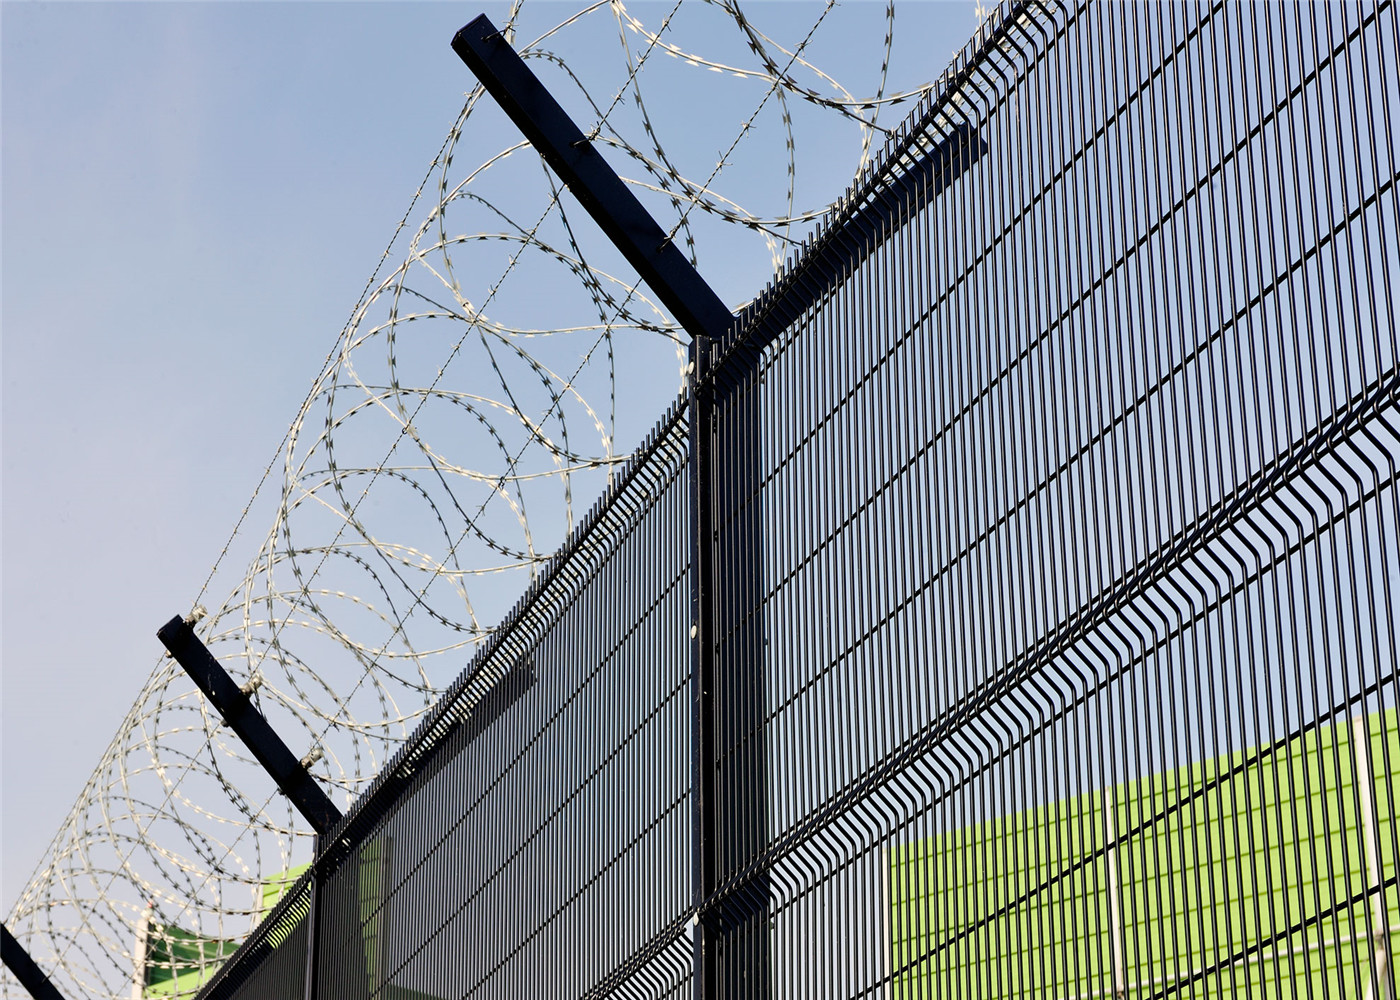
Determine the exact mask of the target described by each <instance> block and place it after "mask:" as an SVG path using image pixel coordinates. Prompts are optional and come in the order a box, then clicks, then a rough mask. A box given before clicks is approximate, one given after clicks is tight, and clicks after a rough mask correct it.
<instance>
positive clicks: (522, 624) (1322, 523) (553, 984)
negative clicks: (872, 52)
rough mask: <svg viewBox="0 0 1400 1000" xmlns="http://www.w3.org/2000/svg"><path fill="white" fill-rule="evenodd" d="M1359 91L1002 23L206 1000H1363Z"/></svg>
mask: <svg viewBox="0 0 1400 1000" xmlns="http://www.w3.org/2000/svg"><path fill="white" fill-rule="evenodd" d="M1397 51H1400V46H1398V45H1397V13H1396V9H1395V3H1394V0H1379V2H1376V3H1370V4H1355V3H1341V2H1338V3H1333V4H1328V5H1311V4H1305V5H1296V6H1286V5H1262V4H1261V5H1256V4H1244V3H1220V2H1216V3H1206V2H1202V3H1177V4H1171V5H1167V4H1163V5H1152V6H1148V5H1126V4H1097V3H1086V4H1081V5H1078V6H1064V5H1057V4H1051V3H1038V2H1022V3H1008V4H1005V5H1003V6H1002V7H1001V8H999V9H998V10H997V11H996V12H994V14H993V16H992V17H991V19H990V20H989V21H988V22H987V23H986V24H985V25H984V26H983V28H982V29H981V31H980V32H979V36H978V37H977V38H976V39H974V41H973V43H972V44H971V45H970V46H969V47H968V48H967V49H966V50H965V51H964V52H963V53H962V54H961V55H960V56H959V57H958V59H957V60H956V61H955V63H954V65H953V66H952V67H951V68H950V70H949V72H948V73H947V74H945V76H944V77H943V78H941V79H940V81H939V83H938V84H937V85H936V87H935V88H934V90H933V91H932V93H931V94H930V96H929V97H928V98H927V99H926V100H925V101H924V102H923V103H922V104H921V105H920V106H919V108H917V109H916V111H915V112H914V114H913V115H912V116H911V117H910V118H909V120H908V121H906V122H905V123H904V125H903V126H902V127H901V129H899V130H898V131H897V132H896V133H895V134H894V135H892V136H891V137H890V140H889V142H888V144H887V146H886V150H885V155H884V157H883V159H882V160H881V162H880V163H879V164H878V166H877V167H875V168H874V169H873V170H871V171H869V172H868V173H866V174H865V175H864V176H862V177H861V178H859V179H858V181H857V182H856V183H855V184H853V185H852V187H851V189H850V190H849V191H848V193H847V196H846V198H845V199H843V200H842V201H841V202H840V203H838V205H837V206H836V208H835V209H834V210H833V211H832V213H831V214H830V216H829V217H828V218H827V219H826V220H825V221H824V223H823V224H822V226H821V227H820V228H819V230H818V231H817V233H816V234H815V236H814V237H813V239H812V240H811V241H809V242H808V243H807V244H805V245H804V246H803V248H802V252H801V253H800V254H798V255H797V256H796V257H795V258H794V260H793V261H791V262H790V264H789V267H788V269H787V270H786V272H785V273H784V274H783V275H782V276H780V277H779V279H777V280H776V281H775V282H774V283H773V284H772V285H770V286H769V287H768V288H767V289H766V290H764V291H763V292H762V293H761V294H760V295H759V296H758V297H757V298H756V299H755V301H754V302H753V304H752V305H751V306H750V307H749V308H748V309H747V310H746V311H745V312H744V313H743V314H742V315H741V317H740V319H739V322H738V324H737V325H736V328H735V332H734V333H733V335H732V336H731V337H730V338H729V339H728V340H727V341H726V342H725V343H723V344H720V345H717V360H716V361H715V363H714V365H713V368H712V369H711V371H712V373H713V374H712V375H711V376H710V378H709V382H708V383H707V384H706V385H703V386H702V387H701V391H700V394H699V395H697V396H694V397H692V398H691V399H690V400H688V401H687V400H683V401H682V403H683V404H685V405H684V406H682V405H680V404H678V407H677V409H675V410H674V411H673V412H672V413H671V414H670V415H669V416H668V417H667V418H666V419H665V420H663V421H662V423H661V424H660V425H659V427H658V430H657V431H656V432H655V433H654V434H653V436H652V438H651V439H649V441H648V442H647V444H646V446H645V447H644V448H643V449H642V451H641V453H640V454H639V456H638V458H637V459H636V460H634V462H633V464H632V466H631V467H629V469H628V470H627V472H626V473H624V474H623V475H622V476H621V477H620V478H619V481H618V485H617V486H616V487H614V489H613V490H612V491H611V492H610V494H609V496H608V497H607V498H605V500H604V501H603V502H602V503H600V505H599V506H598V507H597V508H595V510H594V512H593V513H592V514H591V515H590V517H589V519H588V520H587V521H586V522H585V523H584V525H583V526H582V528H581V529H580V531H579V532H578V533H577V534H576V535H575V538H574V541H572V542H571V543H570V544H569V546H567V547H566V549H565V551H564V552H562V553H561V555H560V556H559V557H558V558H557V559H556V561H555V562H554V563H552V564H551V566H550V568H549V570H548V572H546V573H545V574H543V575H542V577H541V579H540V581H539V583H537V584H536V586H535V587H534V588H533V589H532V590H531V592H530V594H529V595H527V597H526V598H525V599H524V600H523V601H522V602H521V604H520V606H519V607H518V608H517V610H516V612H515V613H514V614H513V615H512V616H511V618H510V620H508V622H507V623H506V624H505V625H504V626H503V627H502V628H501V629H500V630H499V631H498V632H497V633H496V634H495V635H494V636H493V638H492V640H491V643H490V644H489V646H488V647H487V648H485V649H483V650H482V652H481V653H480V654H479V655H478V657H477V658H476V659H475V660H474V661H473V664H472V666H471V667H470V668H469V669H468V671H467V672H466V673H465V674H464V675H463V677H462V679H461V680H459V681H458V683H457V684H456V685H454V687H453V688H452V689H451V690H450V691H449V692H448V694H447V695H446V696H445V697H444V699H443V700H442V702H441V703H440V704H439V705H438V707H437V708H436V709H435V710H434V712H433V713H432V715H431V716H430V717H429V718H428V719H426V720H425V722H424V723H423V724H422V726H421V727H420V729H419V731H418V734H417V735H416V736H415V737H414V738H413V740H411V741H410V742H409V744H408V745H407V746H406V747H405V748H404V750H402V751H401V752H400V754H399V755H398V757H396V758H395V759H394V761H392V762H391V763H390V765H388V766H387V767H386V769H385V771H384V773H383V774H381V776H380V778H379V779H378V780H377V781H376V783H375V785H374V787H373V788H372V789H371V790H370V791H369V792H368V793H367V794H366V795H365V796H364V797H363V798H362V799H361V800H360V802H359V803H357V805H356V807H355V808H354V809H353V810H352V811H351V813H350V814H349V815H348V816H347V817H346V818H345V820H344V821H343V822H342V824H341V826H340V827H339V828H337V829H336V830H335V831H333V832H332V834H331V835H330V836H329V837H328V838H326V840H325V842H324V843H323V844H322V845H321V849H320V852H319V854H318V860H317V861H316V863H315V864H314V865H313V866H312V870H311V871H310V872H309V873H308V874H307V875H306V876H304V877H303V878H302V880H301V881H300V882H298V883H297V885H296V887H295V888H294V889H293V890H292V891H291V893H289V895H288V896H287V897H286V898H284V899H283V901H282V903H280V904H279V905H278V907H277V908H276V909H275V910H273V912H272V914H271V915H270V916H269V918H268V919H267V920H266V921H264V923H263V925H262V927H261V928H260V929H259V931H258V932H257V934H255V935H254V937H253V938H252V939H250V940H249V941H248V942H247V943H246V944H245V945H244V946H243V949H242V950H241V951H240V952H239V954H238V955H237V956H235V957H234V958H233V959H232V960H231V961H230V962H229V963H228V964H227V965H226V966H225V968H224V970H223V974H222V975H221V976H220V977H219V979H217V980H215V981H214V982H213V983H212V984H211V985H210V987H209V988H208V989H207V990H206V991H205V993H204V995H205V996H208V997H240V998H241V997H254V996H258V997H288V998H292V997H298V998H300V997H302V996H304V995H305V993H304V991H305V989H306V983H307V980H306V975H305V971H306V967H307V963H308V950H310V951H311V952H312V954H311V955H310V956H309V957H310V966H311V971H312V974H313V975H312V978H313V980H314V982H313V983H312V986H313V987H314V988H313V990H312V995H314V996H316V997H325V998H330V997H335V998H361V997H363V998H371V997H373V998H377V1000H397V998H404V1000H422V998H465V997H487V996H491V997H497V996H500V997H515V996H536V995H540V994H547V995H551V996H583V997H599V998H600V997H605V996H618V997H680V996H695V997H697V998H698V1000H711V998H719V997H723V998H730V997H760V998H762V997H794V998H796V997H813V996H820V997H849V998H856V997H875V998H891V1000H893V998H900V1000H903V998H918V997H979V998H981V997H1008V998H1009V997H1026V996H1030V997H1045V998H1062V1000H1069V998H1091V997H1144V998H1146V997H1173V996H1182V995H1191V996H1201V995H1209V996H1251V997H1253V996H1259V997H1264V996H1273V997H1293V996H1316V997H1321V996H1329V997H1330V996H1353V995H1354V996H1370V997H1384V996H1394V995H1395V962H1394V960H1393V959H1394V954H1395V950H1396V948H1397V947H1400V888H1397V885H1396V871H1397V860H1400V827H1397V823H1396V803H1397V797H1398V796H1400V718H1397V713H1396V701H1397V698H1396V694H1397V692H1396V668H1397V656H1398V655H1400V651H1397V647H1396V642H1397V640H1396V616H1395V608H1396V603H1397V600H1400V593H1397V589H1398V588H1397V580H1400V565H1397V562H1398V561H1400V557H1397V551H1400V544H1398V543H1397V529H1400V501H1397V497H1396V489H1395V486H1396V476H1397V471H1396V456H1397V454H1400V370H1397V358H1398V356H1400V351H1397V343H1396V319H1397V317H1396V312H1395V308H1396V297H1397V285H1400V261H1397V259H1396V257H1397V253H1400V250H1397V247H1398V246H1400V243H1397V233H1396V223H1397V214H1400V198H1398V197H1397V193H1396V181H1397V179H1400V176H1397V155H1396V148H1395V136H1394V131H1395V128H1394V125H1395V121H1396V116H1397V109H1400V91H1398V90H1397V74H1396V62H1397V59H1396V55H1397ZM697 399H706V400H711V401H712V404H706V405H707V406H710V408H709V409H706V410H697V409H696V405H697V404H696V400H697ZM697 412H702V413H704V417H703V420H697V421H696V424H695V434H694V436H693V437H692V435H691V424H690V421H691V419H692V418H693V417H694V415H695V414H696V413H697ZM692 447H694V448H705V449H708V451H707V453H706V454H707V455H709V458H708V459H707V461H708V462H709V463H710V464H708V465H704V464H703V463H702V466H703V467H704V468H706V469H707V470H709V471H707V473H706V475H707V476H712V479H710V480H706V481H705V482H702V483H699V484H698V486H696V484H693V483H692V482H691V480H690V476H691V475H693V473H694V470H695V468H696V467H697V466H695V465H694V464H693V463H692V459H693V458H694V455H692V453H691V449H692ZM693 486H695V489H694V492H693V493H692V487H693ZM697 504H698V505H700V508H701V509H703V510H704V511H705V512H706V514H705V519H704V520H703V521H697V519H696V514H695V508H694V507H693V505H697ZM697 524H707V525H710V526H711V528H710V530H711V531H712V534H707V533H705V532H700V531H699V528H698V527H697ZM697 547H699V548H697ZM702 549H703V550H704V551H705V552H707V553H708V554H707V556H706V558H708V559H709V560H710V563H709V565H710V566H711V567H712V573H713V580H709V579H708V577H702V578H703V579H706V581H707V582H706V586H708V587H710V588H712V589H711V591H710V592H708V593H700V592H699V591H698V590H697V592H696V593H695V594H693V593H692V581H693V579H694V577H692V558H693V553H694V552H696V551H701V550H702ZM693 597H694V598H695V600H696V601H697V604H696V607H695V609H693V608H692V598H693ZM697 613H698V614H699V615H700V617H701V619H702V621H703V626H704V628H706V629H710V628H711V627H712V628H713V650H714V652H713V662H712V664H710V665H709V666H708V667H707V668H706V670H705V671H702V672H701V674H699V675H696V676H703V677H704V678H707V679H708V680H707V681H706V682H705V683H703V684H697V686H696V687H695V688H694V689H693V688H692V678H693V673H692V672H693V671H694V670H696V669H697V665H696V663H695V662H693V660H694V658H695V657H696V656H697V654H696V652H695V650H696V649H699V650H701V651H702V652H701V653H700V654H698V655H700V656H704V655H707V654H705V653H704V650H706V649H707V648H708V647H707V646H706V644H705V642H700V643H698V645H697V646H695V647H692V639H693V638H694V636H695V634H696V633H695V632H693V631H692V629H693V628H698V627H700V626H699V625H697V621H696V619H695V618H694V615H695V614H697ZM706 685H708V686H706ZM693 699H694V703H693ZM696 719H699V720H700V721H701V724H702V725H704V726H706V727H709V728H708V729H707V730H706V732H705V733H704V734H703V735H705V736H706V738H705V739H696V738H695V737H696V735H697V730H695V729H694V720H696ZM707 747H708V748H712V749H711V750H706V749H705V748H707ZM696 748H700V754H701V758H700V759H698V760H696V759H693V754H694V753H695V752H696ZM711 752H712V753H713V756H712V757H708V756H706V754H709V753H711ZM692 767H695V768H697V769H698V772H693V771H692ZM696 773H698V774H699V776H700V777H701V779H702V780H701V781H700V782H698V783H697V782H696V781H695V780H694V778H695V774H696ZM697 802H698V803H699V806H697V805H696V803H697ZM697 810H698V811H697ZM705 851H709V852H711V855H710V856H712V858H713V872H712V875H707V876H706V879H708V881H706V882H705V883H704V884H700V883H699V882H697V880H696V876H695V871H696V870H697V869H695V868H694V867H693V860H694V859H695V858H696V857H697V856H700V855H701V854H703V853H704V852H705ZM699 870H701V871H705V870H707V869H705V867H704V866H703V865H702V866H701V867H700V869H699ZM697 893H698V895H697ZM308 928H312V929H314V934H312V933H308Z"/></svg>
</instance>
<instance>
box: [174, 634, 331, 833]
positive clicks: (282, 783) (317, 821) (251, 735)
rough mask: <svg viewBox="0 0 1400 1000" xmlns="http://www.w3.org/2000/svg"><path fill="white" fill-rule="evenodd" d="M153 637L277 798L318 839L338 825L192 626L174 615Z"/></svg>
mask: <svg viewBox="0 0 1400 1000" xmlns="http://www.w3.org/2000/svg"><path fill="white" fill-rule="evenodd" d="M156 637H157V638H159V639H160V641H161V643H163V644H164V646H165V648H166V649H167V650H169V651H170V655H171V656H173V657H174V658H175V662H177V663H179V664H180V666H182V667H183V668H184V669H185V673H187V674H189V675H190V678H191V679H192V680H193V681H194V682H195V684H196V685H198V687H199V690H201V691H202V692H204V696H205V697H206V698H208V699H209V701H210V703H211V704H212V705H213V706H214V708H216V709H217V710H218V712H219V715H220V716H222V717H223V720H224V722H226V723H228V727H229V728H230V729H232V730H233V731H234V732H235V733H236V734H237V735H238V738H239V739H240V740H242V741H243V743H244V745H245V746H247V747H248V749H249V750H251V751H252V752H253V756H254V757H256V758H257V760H258V763H259V764H261V765H262V766H263V768H264V769H265V770H266V771H267V773H268V774H269V775H271V776H272V780H273V781H275V782H277V787H278V788H280V789H281V790H282V794H284V795H286V796H287V798H288V799H290V800H291V802H292V805H294V806H296V808H297V811H298V812H299V813H301V814H302V816H304V817H305V818H306V822H308V823H310V824H311V829H313V830H315V831H316V832H317V833H318V834H321V833H325V832H326V831H327V830H329V829H330V828H331V827H332V826H334V825H335V824H336V823H337V822H338V821H339V820H340V810H339V809H337V808H336V807H335V803H334V802H332V801H331V800H330V796H328V795H327V794H326V793H325V791H324V790H323V789H322V788H321V786H320V785H318V784H317V783H316V779H315V778H313V777H311V774H310V772H308V771H307V770H306V768H305V767H303V766H302V765H301V761H300V760H298V759H297V757H296V755H295V754H293V753H292V751H291V750H289V749H288V748H287V744H286V743H283V742H282V737H280V736H278V735H277V733H276V732H275V731H274V730H273V728H272V727H271V726H270V725H268V723H267V719H265V718H263V714H262V713H261V712H259V711H258V709H257V707H256V706H255V705H254V704H253V702H252V700H251V699H249V697H248V696H247V695H246V694H244V693H243V691H242V690H241V689H240V688H239V687H238V685H237V684H235V683H234V681H233V678H232V677H230V676H229V675H228V671H226V670H225V669H224V668H223V667H222V666H221V665H220V664H219V661H218V660H216V659H215V658H214V654H213V653H211V652H209V648H208V647H207V646H205V645H204V643H203V642H201V641H200V640H199V636H197V635H195V634H194V627H193V626H192V625H191V624H190V623H189V622H187V621H185V619H184V618H183V617H181V616H180V615H176V616H175V617H174V618H172V619H170V621H168V622H166V623H165V624H164V625H162V626H161V627H160V630H159V631H157V632H156Z"/></svg>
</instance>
